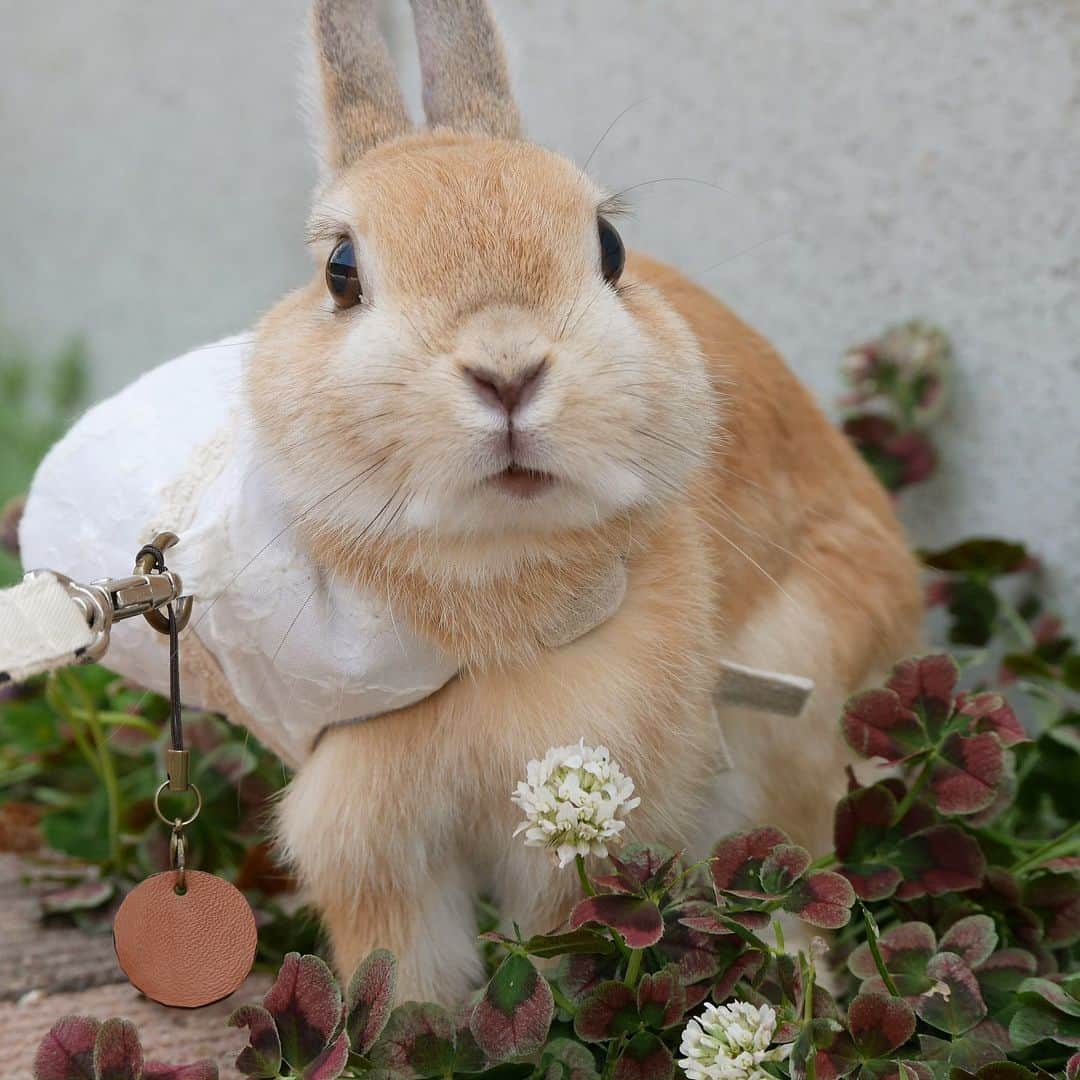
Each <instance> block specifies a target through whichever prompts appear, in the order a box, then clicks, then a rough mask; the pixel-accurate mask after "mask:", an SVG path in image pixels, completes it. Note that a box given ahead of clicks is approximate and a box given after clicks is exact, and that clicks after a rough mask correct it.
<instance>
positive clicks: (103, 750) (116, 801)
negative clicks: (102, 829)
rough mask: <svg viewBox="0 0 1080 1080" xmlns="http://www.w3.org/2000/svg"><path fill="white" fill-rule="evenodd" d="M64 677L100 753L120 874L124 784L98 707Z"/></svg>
mask: <svg viewBox="0 0 1080 1080" xmlns="http://www.w3.org/2000/svg"><path fill="white" fill-rule="evenodd" d="M62 676H63V677H65V679H66V681H67V683H68V685H69V687H71V688H72V689H73V690H74V692H75V694H76V696H77V697H80V698H82V702H83V712H84V713H85V721H86V726H87V727H88V728H89V729H90V735H91V737H92V738H93V740H94V746H95V747H96V749H97V757H98V762H99V763H100V766H101V782H102V784H103V785H104V787H105V799H106V802H107V803H108V807H109V863H110V864H111V866H112V868H113V869H114V870H119V869H120V864H121V862H122V861H123V860H122V857H121V846H120V784H119V782H118V781H117V779H116V768H115V767H114V765H113V759H112V754H111V753H110V752H109V741H108V739H107V738H106V737H105V732H104V730H103V729H102V727H101V724H100V723H99V722H98V716H97V706H96V705H95V704H94V702H93V700H92V699H91V697H90V695H89V694H88V693H87V692H86V689H85V688H84V687H83V685H82V683H80V682H79V681H78V679H76V678H75V677H74V676H73V675H71V674H70V673H69V672H66V671H65V672H62ZM73 714H74V710H69V715H73Z"/></svg>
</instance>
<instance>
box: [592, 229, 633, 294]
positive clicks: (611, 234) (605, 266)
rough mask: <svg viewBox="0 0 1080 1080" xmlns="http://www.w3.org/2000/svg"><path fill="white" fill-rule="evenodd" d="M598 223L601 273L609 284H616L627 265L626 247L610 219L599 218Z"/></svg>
mask: <svg viewBox="0 0 1080 1080" xmlns="http://www.w3.org/2000/svg"><path fill="white" fill-rule="evenodd" d="M596 223H597V226H598V228H599V230H600V273H602V274H603V275H604V280H605V281H606V282H607V283H608V284H609V285H616V284H618V281H619V278H620V277H622V272H623V267H624V266H625V265H626V248H624V247H623V242H622V237H621V236H619V234H618V233H617V232H616V231H615V226H614V225H612V224H611V222H610V221H608V220H607V219H606V218H597V219H596Z"/></svg>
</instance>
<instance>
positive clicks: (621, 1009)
mask: <svg viewBox="0 0 1080 1080" xmlns="http://www.w3.org/2000/svg"><path fill="white" fill-rule="evenodd" d="M639 1027H640V1017H639V1015H638V1009H637V998H636V997H635V995H634V991H633V990H631V989H630V987H629V986H627V985H626V983H622V982H615V981H611V982H605V983H601V984H600V985H599V986H598V987H597V988H596V989H595V990H594V991H593V992H592V993H591V994H590V995H589V996H588V997H587V998H586V999H585V1001H584V1002H582V1004H581V1007H580V1008H579V1009H578V1012H577V1016H575V1017H574V1032H575V1034H576V1035H577V1037H578V1038H579V1039H583V1040H584V1041H585V1042H606V1041H607V1040H608V1039H614V1038H616V1037H617V1036H619V1035H627V1034H629V1033H630V1032H632V1031H636V1030H637V1029H638V1028H639Z"/></svg>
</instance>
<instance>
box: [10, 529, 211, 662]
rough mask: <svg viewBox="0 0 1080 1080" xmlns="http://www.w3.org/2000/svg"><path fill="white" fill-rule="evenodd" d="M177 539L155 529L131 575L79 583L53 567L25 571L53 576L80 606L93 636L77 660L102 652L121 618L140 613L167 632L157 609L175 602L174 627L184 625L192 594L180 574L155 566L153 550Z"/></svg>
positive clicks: (32, 575) (97, 657)
mask: <svg viewBox="0 0 1080 1080" xmlns="http://www.w3.org/2000/svg"><path fill="white" fill-rule="evenodd" d="M177 539H178V537H177V536H176V534H175V533H169V532H166V533H158V535H157V536H155V537H154V539H153V542H152V543H151V544H149V545H147V547H148V548H149V549H150V552H149V553H148V554H143V555H141V556H140V558H139V559H138V561H137V562H136V564H135V573H134V574H132V575H131V576H130V577H123V578H101V579H100V580H98V581H91V582H90V584H89V585H81V584H80V583H79V582H77V581H72V580H71V578H69V577H67V576H66V575H65V574H59V573H57V572H56V571H55V570H31V571H30V572H29V573H28V574H26V578H27V579H33V578H35V577H38V576H40V575H43V574H48V575H49V576H50V577H53V578H55V579H56V580H57V581H59V582H60V584H61V585H63V586H64V588H65V589H67V591H68V595H69V596H70V597H71V598H72V599H73V600H74V601H75V603H76V604H78V605H79V607H80V608H81V609H82V613H83V615H84V616H85V618H86V622H87V625H88V626H89V627H90V629H91V630H93V631H94V632H95V635H96V636H95V637H94V640H93V641H92V642H91V643H90V644H89V645H88V646H87V648H86V650H85V651H84V652H83V653H82V655H81V656H80V657H79V661H80V663H87V664H89V663H93V662H94V661H96V660H100V659H101V658H102V656H104V655H105V650H106V649H108V647H109V635H110V632H111V631H112V625H113V623H114V622H117V621H119V620H121V619H130V618H133V617H134V616H136V615H142V616H144V617H145V618H146V620H147V622H149V623H150V625H151V626H152V627H153V628H154V629H155V630H158V631H160V632H161V633H163V634H167V633H168V632H169V620H168V619H167V618H165V616H164V615H162V614H161V612H160V611H159V610H158V609H159V608H163V607H166V606H168V605H169V604H175V605H176V619H177V629H178V630H182V629H183V628H184V627H185V626H186V625H187V622H188V619H190V618H191V597H190V596H182V595H181V593H182V592H183V591H184V583H183V581H182V580H181V579H180V575H179V574H176V573H173V571H172V570H155V569H154V562H155V560H154V555H153V553H154V552H157V553H158V554H159V555H160V553H161V552H162V551H165V550H166V549H167V548H170V547H172V546H173V544H175V543H176V542H177ZM161 565H162V566H163V565H164V562H162V563H161Z"/></svg>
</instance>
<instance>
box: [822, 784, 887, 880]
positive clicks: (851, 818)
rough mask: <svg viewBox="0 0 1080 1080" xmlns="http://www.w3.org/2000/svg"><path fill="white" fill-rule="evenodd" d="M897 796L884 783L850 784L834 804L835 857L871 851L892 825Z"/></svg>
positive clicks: (858, 854) (860, 854) (854, 855)
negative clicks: (856, 785) (865, 785)
mask: <svg viewBox="0 0 1080 1080" xmlns="http://www.w3.org/2000/svg"><path fill="white" fill-rule="evenodd" d="M896 809H897V807H896V798H895V796H894V795H893V793H892V792H891V791H890V790H889V787H888V785H887V784H885V783H880V784H873V785H871V786H870V787H856V788H852V789H851V790H850V791H848V793H847V794H846V795H845V796H844V797H843V798H842V799H841V800H840V801H839V802H838V803H837V804H836V813H835V815H834V817H833V846H834V847H835V848H836V854H837V857H838V858H840V859H842V860H844V861H847V859H848V858H849V857H851V856H853V857H856V858H858V857H860V856H862V855H865V854H866V853H867V852H868V851H873V850H874V849H875V848H877V847H878V845H879V844H880V842H881V838H882V837H883V836H884V835H885V834H887V833H888V832H889V831H890V830H891V829H892V824H893V818H895V817H896Z"/></svg>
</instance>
